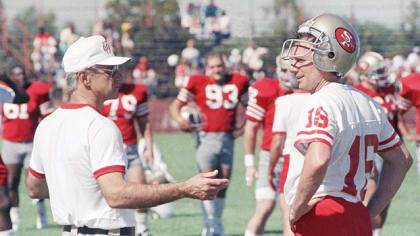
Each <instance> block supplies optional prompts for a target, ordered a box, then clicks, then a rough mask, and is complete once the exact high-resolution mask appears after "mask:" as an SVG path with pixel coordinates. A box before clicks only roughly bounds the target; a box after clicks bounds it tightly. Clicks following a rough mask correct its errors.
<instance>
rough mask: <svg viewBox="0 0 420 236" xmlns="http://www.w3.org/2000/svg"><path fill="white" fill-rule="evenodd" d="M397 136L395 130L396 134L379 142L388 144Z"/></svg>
mask: <svg viewBox="0 0 420 236" xmlns="http://www.w3.org/2000/svg"><path fill="white" fill-rule="evenodd" d="M395 136H397V133H396V132H394V134H393V135H392V136H391V137H389V138H387V139H385V140H384V141H382V142H379V145H384V144H387V143H389V142H391V141H392V140H394V138H395Z"/></svg>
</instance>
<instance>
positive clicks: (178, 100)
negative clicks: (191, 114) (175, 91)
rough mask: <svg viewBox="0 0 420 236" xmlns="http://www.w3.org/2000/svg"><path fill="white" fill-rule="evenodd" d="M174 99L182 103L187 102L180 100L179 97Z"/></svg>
mask: <svg viewBox="0 0 420 236" xmlns="http://www.w3.org/2000/svg"><path fill="white" fill-rule="evenodd" d="M176 100H178V101H180V102H181V103H182V104H187V102H184V101H182V100H181V99H179V98H176Z"/></svg>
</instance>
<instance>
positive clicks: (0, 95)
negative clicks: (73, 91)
mask: <svg viewBox="0 0 420 236" xmlns="http://www.w3.org/2000/svg"><path fill="white" fill-rule="evenodd" d="M13 69H14V68H13V67H12V70H11V72H10V77H12V79H13V78H14V76H15V74H14V72H16V70H13ZM0 77H1V78H0V106H2V105H3V103H16V102H25V101H27V99H29V97H28V96H27V94H26V93H24V90H23V89H22V90H17V89H16V84H15V83H14V82H13V81H12V80H11V79H9V78H7V77H6V75H2V74H0ZM0 128H1V125H0ZM10 207H11V201H10V197H9V195H8V182H7V167H6V165H5V164H4V162H3V158H2V157H1V155H0V235H5V236H13V235H14V233H13V229H12V221H11V219H10Z"/></svg>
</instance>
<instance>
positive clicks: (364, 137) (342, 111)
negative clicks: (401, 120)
mask: <svg viewBox="0 0 420 236" xmlns="http://www.w3.org/2000/svg"><path fill="white" fill-rule="evenodd" d="M297 33H298V39H289V40H286V41H285V43H284V44H283V53H282V55H284V59H291V60H292V63H291V66H290V69H289V70H290V72H292V73H294V74H295V75H296V77H297V80H298V83H299V88H300V89H303V90H307V91H309V92H310V93H311V94H312V95H311V96H310V98H309V100H308V102H307V103H306V104H305V106H304V108H303V110H302V111H303V112H302V114H301V115H300V117H299V121H298V124H297V134H296V137H295V139H294V146H293V148H292V149H291V153H290V165H289V167H290V168H289V170H288V173H287V179H286V183H285V186H284V188H285V189H284V192H285V198H286V202H287V204H289V205H290V213H289V222H290V225H291V229H292V231H294V233H295V234H296V235H302V236H305V235H312V236H317V235H322V236H329V235H331V236H332V235H334V236H336V235H343V232H345V234H347V235H366V236H368V235H372V227H371V219H372V218H373V217H374V216H376V215H378V214H379V213H380V212H381V211H382V210H383V209H384V208H385V207H386V206H387V204H388V203H389V202H390V201H391V199H392V197H393V196H394V195H395V193H396V192H397V190H398V188H399V187H400V185H401V183H402V181H403V179H404V177H405V174H406V173H407V171H408V169H409V168H410V166H411V164H412V158H411V156H410V154H409V153H408V151H407V149H406V147H405V145H404V144H402V143H401V141H400V138H399V136H398V135H397V133H396V132H395V130H394V128H393V127H392V125H391V124H390V123H389V121H388V119H387V115H386V113H385V112H384V110H383V109H382V107H381V106H380V105H379V104H378V103H376V102H373V99H372V98H370V97H369V96H367V95H366V94H364V93H362V92H360V91H359V90H356V89H354V88H353V87H351V86H348V85H343V84H340V83H339V81H340V78H342V77H344V75H345V74H346V73H347V72H348V71H349V70H350V68H351V67H352V66H353V65H354V64H355V62H356V60H357V56H358V52H359V49H360V41H359V37H358V35H357V32H356V31H355V30H354V28H353V27H352V26H351V25H350V24H349V23H348V22H347V21H345V20H344V19H343V18H341V17H339V16H337V15H334V14H328V13H327V14H322V15H319V16H316V17H314V18H312V19H310V20H308V21H306V22H304V23H303V24H301V25H300V26H299V27H298V32H297ZM373 153H378V154H379V155H380V156H381V157H382V158H383V159H384V165H383V168H382V175H381V181H380V182H379V185H378V188H377V190H376V192H375V194H374V195H373V197H372V198H371V200H370V202H369V204H368V206H367V208H366V207H365V206H364V205H363V204H362V199H363V193H364V189H365V185H366V182H367V178H368V177H369V175H370V171H371V169H372V165H373V163H372V162H373V155H372V154H373Z"/></svg>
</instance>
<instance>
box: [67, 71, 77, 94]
mask: <svg viewBox="0 0 420 236" xmlns="http://www.w3.org/2000/svg"><path fill="white" fill-rule="evenodd" d="M66 82H67V91H68V93H69V95H71V94H72V93H73V92H74V91H75V90H76V89H77V72H70V73H67V74H66Z"/></svg>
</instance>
